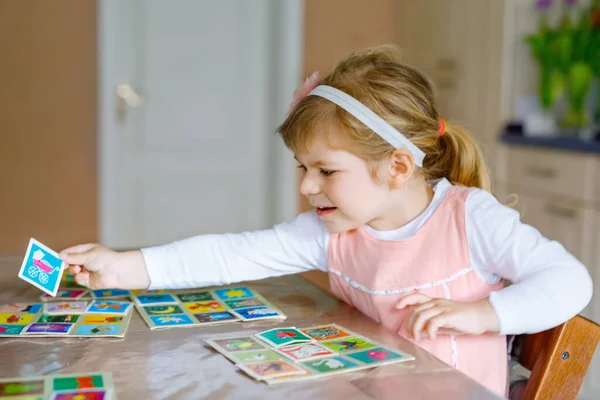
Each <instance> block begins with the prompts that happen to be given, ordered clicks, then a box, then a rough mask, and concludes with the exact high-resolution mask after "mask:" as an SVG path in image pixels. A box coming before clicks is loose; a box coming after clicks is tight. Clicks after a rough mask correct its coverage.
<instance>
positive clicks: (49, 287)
mask: <svg viewBox="0 0 600 400" xmlns="http://www.w3.org/2000/svg"><path fill="white" fill-rule="evenodd" d="M64 269H65V264H64V263H63V262H62V260H61V259H60V258H59V257H58V253H57V252H56V251H54V250H52V249H51V248H49V247H48V246H46V245H44V244H43V243H41V242H39V241H38V240H36V239H34V238H31V239H29V245H28V246H27V251H26V252H25V257H24V259H23V263H22V264H21V270H20V271H19V278H21V279H23V280H24V281H26V282H29V283H30V284H32V285H33V286H35V287H37V288H38V289H41V290H43V291H44V292H46V293H48V294H49V295H51V296H56V292H57V291H58V287H59V285H60V282H61V278H62V274H63V272H64Z"/></svg>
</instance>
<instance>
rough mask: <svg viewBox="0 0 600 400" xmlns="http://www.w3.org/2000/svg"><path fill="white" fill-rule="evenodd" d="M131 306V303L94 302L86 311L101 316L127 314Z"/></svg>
mask: <svg viewBox="0 0 600 400" xmlns="http://www.w3.org/2000/svg"><path fill="white" fill-rule="evenodd" d="M131 305H132V304H131V302H129V301H114V300H94V301H92V302H91V303H90V304H89V305H88V307H87V309H86V310H85V311H86V312H87V313H99V314H127V312H128V311H129V309H130V308H131Z"/></svg>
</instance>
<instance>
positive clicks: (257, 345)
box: [205, 335, 268, 354]
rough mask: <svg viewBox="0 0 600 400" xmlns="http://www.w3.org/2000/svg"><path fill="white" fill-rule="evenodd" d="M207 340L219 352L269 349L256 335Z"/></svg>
mask: <svg viewBox="0 0 600 400" xmlns="http://www.w3.org/2000/svg"><path fill="white" fill-rule="evenodd" d="M205 342H206V343H207V344H208V345H210V346H211V347H212V348H214V349H215V350H217V351H218V352H219V353H222V354H226V353H234V352H241V351H248V350H261V351H265V350H268V346H267V345H266V344H264V343H262V342H261V341H259V340H258V339H256V338H255V337H254V336H243V335H240V336H229V337H220V338H210V339H205Z"/></svg>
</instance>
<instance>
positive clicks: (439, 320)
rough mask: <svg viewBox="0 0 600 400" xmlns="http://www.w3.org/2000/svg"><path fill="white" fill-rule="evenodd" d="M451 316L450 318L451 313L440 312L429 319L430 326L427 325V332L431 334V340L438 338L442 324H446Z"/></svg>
mask: <svg viewBox="0 0 600 400" xmlns="http://www.w3.org/2000/svg"><path fill="white" fill-rule="evenodd" d="M449 318H450V315H449V314H442V313H440V314H438V315H436V316H434V317H432V318H431V319H430V320H429V326H428V327H427V334H428V335H429V338H430V339H431V340H434V339H435V338H436V335H437V333H438V332H439V331H440V328H441V327H442V326H444V325H446V323H447V322H448V319H449Z"/></svg>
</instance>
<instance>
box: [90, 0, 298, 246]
mask: <svg viewBox="0 0 600 400" xmlns="http://www.w3.org/2000/svg"><path fill="white" fill-rule="evenodd" d="M133 1H135V0H133ZM242 1H243V0H242ZM266 1H267V2H268V4H269V5H270V8H269V9H270V10H272V13H271V15H270V18H271V19H272V21H273V24H272V26H273V27H274V30H275V32H273V34H272V35H271V37H272V41H271V42H270V45H271V46H272V49H274V52H273V53H274V54H275V57H274V59H273V60H272V67H273V70H272V72H273V73H272V74H271V76H273V77H274V80H275V81H276V82H275V83H274V84H273V86H272V87H271V88H270V92H271V93H272V97H273V103H272V106H273V108H274V109H277V110H278V112H277V113H276V115H273V116H272V119H271V121H269V122H270V124H271V126H274V127H276V126H277V124H278V123H281V122H282V121H283V119H284V118H285V110H286V108H287V106H288V104H289V103H290V101H291V99H292V94H293V92H294V90H295V89H296V88H297V87H298V85H299V84H300V82H301V75H302V66H303V50H304V41H303V39H304V0H286V1H283V2H280V1H278V0H266ZM127 3H128V4H127ZM96 4H97V18H98V24H97V26H98V32H97V68H98V75H97V76H98V81H97V84H98V105H97V107H98V108H97V115H98V119H97V132H98V135H97V165H98V210H97V212H98V242H99V243H102V244H104V245H106V246H108V247H113V248H117V247H119V243H118V238H119V235H118V229H119V218H118V215H117V210H118V204H117V201H118V197H117V193H119V190H120V188H119V177H118V175H119V171H118V166H117V165H116V164H115V163H114V162H113V161H114V160H115V159H117V160H118V159H119V138H118V134H119V132H118V129H117V127H116V123H115V121H116V118H117V113H116V109H117V99H116V94H115V86H113V83H116V82H119V80H120V78H121V79H122V78H126V76H123V75H124V74H123V73H122V71H131V70H132V69H133V66H131V65H123V64H118V63H119V62H125V60H127V57H120V55H119V54H118V48H117V46H114V45H113V43H116V41H117V40H121V41H122V40H125V38H126V37H132V36H133V35H132V34H131V31H130V32H127V28H126V27H125V25H126V24H119V23H118V18H128V15H130V14H129V13H128V9H127V6H128V5H131V4H132V3H130V0H102V1H98V2H96ZM123 29H125V32H123V31H122V30H123ZM132 30H133V29H132ZM128 33H129V35H127V34H128ZM125 63H126V62H125ZM125 75H126V74H125ZM271 143H273V144H272V146H271V148H270V149H269V155H270V162H271V165H273V168H271V169H270V170H271V171H272V173H271V176H269V177H268V181H270V182H274V185H273V187H271V188H269V192H270V193H272V198H270V199H269V213H268V217H269V219H270V221H267V222H268V223H269V224H271V225H272V224H275V223H277V222H280V221H285V220H289V219H291V218H293V217H295V216H296V215H297V214H298V208H299V205H298V195H297V192H298V182H297V181H298V175H297V173H296V167H295V162H294V159H293V157H292V155H291V152H290V151H289V150H288V149H287V148H285V146H284V145H283V143H282V141H281V140H274V141H271Z"/></svg>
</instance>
